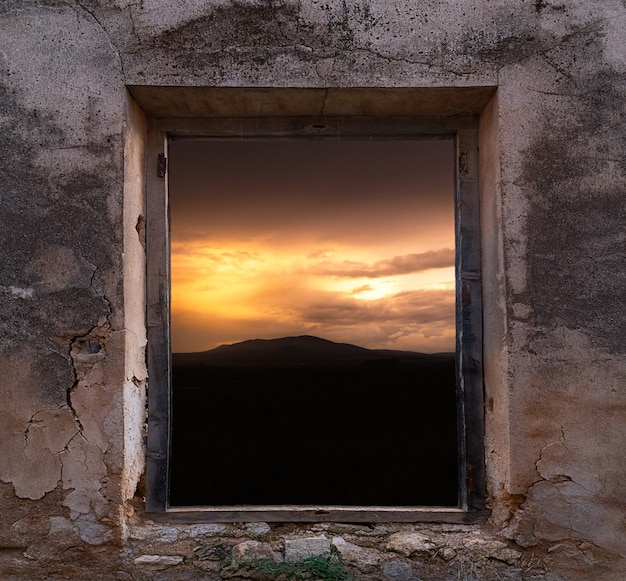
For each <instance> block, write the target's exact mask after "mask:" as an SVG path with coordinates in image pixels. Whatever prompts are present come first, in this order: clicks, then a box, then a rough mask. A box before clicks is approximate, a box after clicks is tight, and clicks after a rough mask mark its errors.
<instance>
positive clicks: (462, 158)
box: [459, 151, 469, 176]
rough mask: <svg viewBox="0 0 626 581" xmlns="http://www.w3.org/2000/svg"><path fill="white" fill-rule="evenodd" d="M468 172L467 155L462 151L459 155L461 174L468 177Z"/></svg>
mask: <svg viewBox="0 0 626 581" xmlns="http://www.w3.org/2000/svg"><path fill="white" fill-rule="evenodd" d="M468 171H469V170H468V167H467V153H465V152H464V151H461V153H459V174H460V175H462V176H466V175H467V174H468Z"/></svg>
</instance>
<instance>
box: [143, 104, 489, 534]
mask: <svg viewBox="0 0 626 581" xmlns="http://www.w3.org/2000/svg"><path fill="white" fill-rule="evenodd" d="M177 138H185V139H194V138H197V139H206V138H209V139H242V138H244V139H250V140H254V139H281V138H282V139H317V140H323V139H339V138H345V139H376V140H384V139H403V138H404V139H407V138H408V139H429V138H434V139H438V138H452V139H453V140H454V143H455V151H456V160H457V163H456V175H455V213H456V226H455V228H456V267H455V269H456V281H457V284H456V323H457V348H456V357H457V418H458V434H459V436H458V437H459V451H460V454H459V457H460V461H459V478H458V485H459V495H458V498H459V503H458V506H457V507H429V506H415V507H393V506H382V507H357V506H354V507H343V506H342V507H336V506H233V507H210V506H202V507H175V508H170V506H169V504H168V474H169V466H168V463H169V455H170V442H171V416H170V409H171V352H170V342H169V337H170V333H169V311H170V278H169V268H170V263H169V261H170V255H169V221H168V192H167V176H166V175H163V174H164V173H165V174H166V172H164V171H163V166H162V165H161V166H160V165H159V154H161V155H163V156H165V158H167V144H168V140H169V139H177ZM477 139H478V116H477V115H459V116H446V117H439V116H436V117H404V116H402V117H393V116H392V117H357V116H346V117H340V116H334V117H323V118H321V117H319V116H306V117H270V116H268V117H256V118H252V117H228V118H227V117H216V118H197V119H196V118H160V119H153V120H151V122H150V126H149V132H148V144H147V160H148V167H147V176H146V187H147V200H146V227H147V232H146V234H147V239H146V242H147V264H148V267H147V270H148V272H147V289H146V290H147V328H148V370H149V377H150V383H149V390H148V440H147V468H146V487H147V497H146V511H147V512H148V513H150V514H151V516H153V517H155V518H158V519H159V520H167V521H179V522H211V521H213V522H218V521H222V522H224V521H228V522H237V521H244V522H245V521H255V520H262V521H270V522H272V521H273V522H286V521H292V522H298V521H299V522H342V521H343V522H384V521H386V522H394V521H395V522H452V523H457V522H475V521H477V520H483V519H484V518H485V516H486V514H487V512H486V510H485V496H486V490H485V460H484V405H483V399H484V397H483V389H484V388H483V371H482V296H481V294H482V293H481V258H480V204H479V184H478V145H477Z"/></svg>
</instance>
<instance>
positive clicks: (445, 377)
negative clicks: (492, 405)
mask: <svg viewBox="0 0 626 581" xmlns="http://www.w3.org/2000/svg"><path fill="white" fill-rule="evenodd" d="M172 386H173V387H172V440H171V457H170V474H169V476H170V504H171V505H172V506H199V505H209V506H231V505H241V504H248V505H259V506H262V505H272V504H275V505H285V504H302V505H311V504H315V505H338V506H416V505H430V506H457V503H458V497H457V483H458V445H457V442H458V440H457V416H456V410H457V406H456V374H455V360H454V354H453V353H439V354H434V355H429V354H424V353H415V352H411V351H394V350H384V349H383V350H380V349H365V348H363V347H358V346H356V345H350V344H346V343H334V342H332V341H326V340H324V339H320V338H318V337H311V336H301V337H283V338H281V339H270V340H262V339H254V340H250V341H243V342H241V343H236V344H234V345H222V346H220V347H217V348H216V349H212V350H210V351H205V352H201V353H174V354H173V366H172Z"/></svg>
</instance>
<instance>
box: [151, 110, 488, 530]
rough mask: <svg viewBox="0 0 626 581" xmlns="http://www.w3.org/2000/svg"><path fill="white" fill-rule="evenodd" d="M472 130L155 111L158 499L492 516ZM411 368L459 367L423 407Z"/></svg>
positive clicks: (190, 515)
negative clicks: (161, 163)
mask: <svg viewBox="0 0 626 581" xmlns="http://www.w3.org/2000/svg"><path fill="white" fill-rule="evenodd" d="M476 136H477V120H476V118H475V117H471V116H470V117H458V118H457V117H446V118H427V117H424V118H420V117H415V118H413V117H397V118H393V117H390V118H380V119H379V118H358V117H345V118H344V117H334V118H325V119H323V120H321V121H320V120H319V119H313V118H305V117H293V118H291V117H275V118H245V117H241V118H215V119H177V118H176V119H175V118H172V119H169V118H164V119H157V120H153V122H152V124H151V130H150V133H149V139H148V154H149V158H150V159H152V158H154V160H155V166H154V168H153V169H154V171H152V170H149V172H148V191H149V196H148V200H147V222H146V224H147V253H148V277H147V281H148V284H147V301H148V309H147V318H148V346H149V348H148V367H149V370H150V388H149V413H148V453H147V499H146V509H147V511H148V512H149V513H151V514H153V515H154V517H155V518H165V519H168V520H169V519H174V520H176V521H183V522H198V521H207V520H213V521H220V520H227V521H238V520H244V521H250V520H257V519H261V520H265V521H290V520H291V521H320V520H321V521H346V522H372V521H373V520H377V521H407V522H410V521H420V520H421V521H446V522H470V521H474V520H477V519H481V518H483V515H484V514H485V512H484V511H485V479H484V452H483V434H484V427H483V425H484V419H483V414H484V410H483V393H482V385H483V384H482V381H483V380H482V312H481V277H480V244H479V242H480V233H479V227H478V226H479V215H480V214H479V205H478V176H477V146H476ZM368 147H370V148H371V149H369V152H368V153H366V150H367V148H368ZM203 148H204V149H203ZM437 150H438V151H439V152H440V154H441V157H440V158H437V157H436V156H435V158H433V157H432V155H434V153H435V151H437ZM203 151H204V153H202V152H203ZM357 151H358V155H355V152H357ZM385 151H386V152H387V153H385ZM389 152H392V153H389ZM159 154H161V156H165V157H167V170H166V172H165V179H163V172H162V171H157V170H158V169H159V168H158V167H157V161H158V159H159ZM407 158H408V159H409V160H410V161H409V162H408V163H405V161H406V159H407ZM435 167H441V168H443V171H441V172H430V173H429V172H428V171H426V170H425V169H424V168H430V169H432V168H435ZM195 168H198V169H195ZM420 168H421V169H420ZM196 171H197V172H198V173H197V174H196ZM420 171H421V172H423V173H422V174H420ZM202 172H204V177H201V176H202ZM376 172H378V173H376ZM411 172H413V173H411ZM424 172H425V173H424ZM194 175H196V177H194ZM428 175H430V176H431V177H430V178H428V177H427V176H428ZM433 175H439V176H443V181H442V182H440V183H439V186H436V187H435V189H434V190H433V189H432V188H430V187H426V186H427V185H430V186H432V185H433V184H432V183H429V180H431V179H433V178H432V176H433ZM268 176H269V177H268ZM407 176H408V177H407ZM194 180H195V183H196V185H194ZM400 182H404V183H409V182H412V186H413V190H410V189H409V190H410V194H411V195H408V193H407V192H409V190H403V189H402V188H399V189H398V188H397V185H398V183H400ZM198 183H199V184H200V186H198ZM251 183H252V185H253V186H254V187H253V188H251V187H250V184H251ZM442 184H445V186H442ZM392 186H393V187H392ZM398 191H400V192H402V191H404V195H405V197H404V198H403V197H402V194H400V195H399V197H398V195H397V192H398ZM433 191H438V192H439V194H438V196H432V195H431V196H429V195H428V192H431V193H432V192H433ZM394 192H396V193H394ZM420 192H426V194H423V193H422V195H420ZM394 196H395V197H394ZM407 196H408V197H407ZM411 196H412V197H411ZM443 199H445V200H446V202H445V204H443V205H442V206H439V205H438V204H439V202H441V201H442V200H443ZM420 201H421V202H422V203H424V204H425V206H424V207H420V206H419V202H420ZM444 206H445V207H446V208H447V210H445V211H444V210H443V207H444ZM398 209H400V210H401V211H399V212H398ZM170 212H171V216H172V219H171V223H170V217H169V215H170ZM439 214H441V215H446V216H447V218H446V219H445V220H444V222H447V224H448V226H447V227H446V228H443V229H440V230H438V229H437V227H436V225H437V224H438V223H439V224H440V222H439V220H438V219H437V216H438V215H439ZM425 216H426V219H425V218H424V217H425ZM355 224H356V225H358V226H359V227H357V228H355V227H354V225H355ZM452 224H454V234H453V235H451V234H450V232H451V225H452ZM313 226H315V227H313ZM170 227H171V230H172V231H171V239H170ZM411 231H413V233H419V232H422V231H425V232H428V233H430V236H429V237H428V239H429V240H430V242H431V243H432V245H431V246H428V245H426V244H425V243H424V242H423V241H422V242H420V240H419V237H417V238H414V239H411V238H407V239H406V240H404V241H403V240H402V236H403V235H404V234H405V233H407V232H411ZM444 231H445V232H446V234H443V232H444ZM311 233H313V234H314V238H315V242H316V243H315V244H312V242H311V239H310V235H311ZM422 233H423V232H422ZM438 236H439V238H438ZM235 239H236V240H238V241H239V242H238V244H239V245H237V244H236V245H233V244H230V243H231V242H233V240H235ZM207 240H208V241H209V242H210V243H207ZM170 241H171V244H170ZM260 241H262V242H263V244H261V245H260V246H257V247H255V244H257V245H258V244H259V242H260ZM320 242H324V244H320ZM244 243H245V244H244ZM395 243H398V246H394V244H395ZM241 244H243V246H241ZM246 244H247V246H246ZM170 246H171V255H170ZM190 249H192V250H193V252H191V251H190ZM350 249H351V250H350ZM347 250H350V251H349V252H348V251H347ZM340 251H341V252H340ZM194 253H195V254H194ZM170 258H171V268H170ZM452 262H454V268H453V269H452V268H451V264H452ZM267 267H269V268H267ZM220 272H221V273H222V278H219V277H217V274H218V273H220ZM224 273H226V274H224ZM233 277H234V278H233ZM433 277H434V278H433ZM250 281H252V282H254V284H252V283H251V282H250ZM244 283H245V284H244ZM420 285H422V286H420ZM429 285H430V286H429ZM170 286H171V287H172V288H171V289H170ZM277 288H278V289H280V291H279V293H278V296H279V297H280V300H279V301H278V302H276V301H275V299H274V298H272V296H273V295H274V296H275V293H274V291H273V290H272V289H277ZM170 290H171V291H172V292H171V293H170ZM435 291H437V292H435ZM439 291H441V292H440V293H439ZM429 293H430V294H429ZM438 293H439V294H438ZM171 295H172V296H171ZM427 296H430V297H431V298H433V297H435V296H438V297H439V298H438V299H437V300H434V299H433V300H421V299H425V298H426V297H427ZM320 297H324V298H325V300H320ZM171 299H173V301H172V309H171V325H170V301H171ZM226 299H229V300H230V299H234V303H233V302H232V301H231V303H229V302H228V301H227V300H226ZM398 299H399V302H397V301H398ZM418 299H420V300H418ZM394 301H396V302H395V304H394ZM194 303H195V304H196V305H200V309H199V310H196V311H194V310H193V309H190V308H189V307H190V305H192V304H194ZM407 306H409V307H410V309H409V310H408V311H405V310H403V309H404V308H405V307H407ZM411 309H412V310H411ZM409 312H411V313H412V317H406V315H407V313H409ZM365 315H367V316H365ZM233 321H237V322H238V323H243V325H242V324H232V323H233ZM402 321H404V322H405V323H406V325H405V326H403V325H400V323H401V322H402ZM355 322H359V323H358V324H355ZM420 324H421V325H422V327H419V325H420ZM432 324H435V327H436V328H437V331H436V332H435V331H434V328H435V327H430V330H429V325H432ZM418 327H419V329H418ZM242 333H243V334H242ZM426 336H429V337H430V339H431V340H432V339H433V338H434V339H435V340H434V341H431V343H427V342H425V338H426ZM417 339H419V340H417ZM222 345H225V346H224V347H222ZM244 348H250V349H248V351H250V352H251V353H252V354H253V355H249V354H248V355H246V357H247V359H246V358H244V356H243V355H242V352H243V350H244ZM276 348H280V349H282V355H280V356H279V355H278V354H277V352H276ZM261 349H265V351H261ZM385 349H387V351H384V350H385ZM270 351H271V355H270ZM390 351H405V353H391V352H390ZM406 351H410V352H412V353H413V355H407V354H406ZM284 352H287V353H288V354H289V355H288V356H287V357H285V356H284ZM329 352H330V353H332V354H329ZM347 352H349V353H350V357H352V362H353V363H356V364H355V365H352V367H350V366H348V365H347V364H346V357H347V356H346V353H347ZM452 352H454V356H452V355H451V353H452ZM304 353H306V356H305V355H303V354H304ZM354 353H357V355H355V356H353V354H354ZM415 353H421V354H422V355H415ZM322 354H323V355H322ZM453 359H454V364H453V363H452V362H453ZM303 369H304V370H305V373H302V370H303ZM444 369H445V371H444ZM207 373H209V376H207ZM403 373H404V376H403V375H402V374H403ZM391 374H393V379H392V380H391V379H389V378H390V375H391ZM418 376H419V377H420V378H423V377H425V376H428V377H431V378H434V377H439V378H443V377H444V376H445V377H446V379H445V385H446V388H444V389H441V390H437V389H436V388H435V385H436V384H437V381H438V380H432V381H430V388H431V389H432V390H433V393H435V394H436V397H435V396H433V397H429V398H425V399H430V400H431V402H433V401H435V402H438V403H435V404H431V405H432V408H431V409H430V410H429V412H424V410H423V408H422V406H419V405H416V403H415V400H414V399H411V398H414V397H415V393H412V392H415V391H416V390H415V389H413V390H412V389H410V388H407V386H414V385H415V383H416V381H417V380H416V378H417V377H418ZM443 381H444V380H443V379H442V382H443ZM207 386H210V387H209V389H207ZM294 386H300V387H301V388H300V389H294ZM313 386H314V388H315V389H312V387H313ZM364 386H365V387H364ZM423 389H424V391H423V392H421V393H420V395H422V394H423V393H425V392H426V391H427V390H428V388H423ZM403 398H404V399H403ZM437 398H440V399H437ZM444 400H446V401H445V402H444ZM440 404H441V405H440ZM438 406H440V407H438ZM185 410H187V411H185ZM441 410H443V411H441ZM190 414H191V415H190ZM418 416H419V417H418ZM190 418H191V419H190ZM434 418H437V420H438V421H433V419H434ZM434 424H436V425H434ZM433 428H435V429H433ZM420 430H421V431H420ZM159 513H164V514H163V515H160V514H159Z"/></svg>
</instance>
